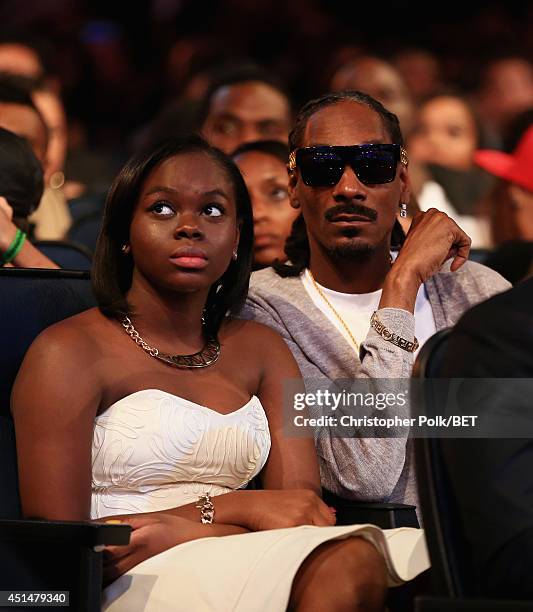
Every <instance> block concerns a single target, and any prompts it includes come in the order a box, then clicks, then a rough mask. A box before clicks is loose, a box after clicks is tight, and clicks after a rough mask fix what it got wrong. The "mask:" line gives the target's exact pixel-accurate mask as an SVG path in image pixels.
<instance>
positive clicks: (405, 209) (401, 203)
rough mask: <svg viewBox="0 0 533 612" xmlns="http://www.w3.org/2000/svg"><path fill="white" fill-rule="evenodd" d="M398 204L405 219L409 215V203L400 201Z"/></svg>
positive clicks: (401, 215)
mask: <svg viewBox="0 0 533 612" xmlns="http://www.w3.org/2000/svg"><path fill="white" fill-rule="evenodd" d="M398 206H399V207H400V217H401V218H402V219H405V218H406V217H407V204H406V203H405V202H400V203H399V204H398Z"/></svg>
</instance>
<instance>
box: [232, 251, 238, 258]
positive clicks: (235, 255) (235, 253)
mask: <svg viewBox="0 0 533 612" xmlns="http://www.w3.org/2000/svg"><path fill="white" fill-rule="evenodd" d="M231 257H232V259H233V261H237V257H238V255H237V249H235V250H234V251H233V253H232V255H231Z"/></svg>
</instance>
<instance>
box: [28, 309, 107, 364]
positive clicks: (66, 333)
mask: <svg viewBox="0 0 533 612" xmlns="http://www.w3.org/2000/svg"><path fill="white" fill-rule="evenodd" d="M111 327H112V323H111V321H110V320H109V319H108V318H107V317H105V316H104V315H103V314H102V313H101V312H100V311H99V309H98V308H91V309H89V310H85V311H83V312H81V313H79V314H76V315H74V316H72V317H68V318H66V319H63V320H61V321H58V322H57V323H54V324H53V325H50V326H49V327H47V328H46V329H44V330H43V331H42V332H41V333H40V334H39V335H38V336H37V337H36V338H35V340H34V341H33V343H32V345H31V346H30V349H29V351H30V352H39V353H41V352H43V351H45V352H46V353H51V352H56V351H58V352H59V351H60V352H63V353H64V355H65V357H67V356H68V357H69V358H73V359H76V361H79V360H81V361H83V360H85V359H90V358H91V357H92V355H93V353H94V351H95V350H96V349H97V347H98V344H99V339H100V338H102V336H103V335H105V333H106V331H107V330H109V329H110V328H111Z"/></svg>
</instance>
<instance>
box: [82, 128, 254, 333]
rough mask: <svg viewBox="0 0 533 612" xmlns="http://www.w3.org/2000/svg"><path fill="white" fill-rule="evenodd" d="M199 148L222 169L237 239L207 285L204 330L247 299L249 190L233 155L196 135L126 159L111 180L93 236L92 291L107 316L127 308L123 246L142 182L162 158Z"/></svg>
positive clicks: (214, 328)
mask: <svg viewBox="0 0 533 612" xmlns="http://www.w3.org/2000/svg"><path fill="white" fill-rule="evenodd" d="M198 152H199V153H204V154H205V155H207V156H208V157H210V158H211V159H213V160H214V161H215V162H217V163H218V164H219V166H220V167H221V168H222V169H223V170H224V172H225V173H226V175H227V176H228V178H229V180H230V182H231V184H232V187H233V192H234V196H235V205H236V209H237V221H238V222H240V224H241V228H240V239H239V246H238V250H237V259H236V260H232V261H231V263H230V265H229V266H228V268H227V270H226V271H225V272H224V274H223V275H222V276H221V278H220V279H219V281H218V282H216V283H214V284H213V285H212V287H211V289H210V291H209V294H208V297H207V301H206V305H205V311H204V319H205V325H206V332H207V333H208V335H210V336H215V335H216V334H217V332H218V329H219V327H220V324H221V323H222V321H223V319H224V317H225V316H226V314H227V313H228V312H229V313H231V314H235V313H237V312H238V311H239V310H240V308H241V307H242V305H243V304H244V301H245V299H246V294H247V292H248V283H249V279H250V270H251V264H252V246H253V220H252V205H251V203H250V196H249V195H248V191H247V189H246V185H245V184H244V180H243V178H242V176H241V174H240V172H239V170H238V168H237V166H236V165H235V164H234V163H233V161H232V160H231V159H230V158H229V157H228V156H227V155H225V154H224V153H222V152H221V151H219V150H218V149H215V148H213V147H211V146H210V145H208V144H207V143H206V142H205V140H203V139H202V138H200V137H199V136H188V137H185V138H176V139H171V140H168V141H166V142H163V143H160V144H159V145H157V146H156V147H154V148H151V149H148V150H146V151H144V152H141V153H139V154H138V155H136V156H134V157H133V158H132V159H130V160H129V161H128V162H127V163H126V165H125V166H124V168H123V169H122V170H121V171H120V173H119V175H118V176H117V178H116V179H115V181H114V182H113V185H112V186H111V189H110V191H109V194H108V196H107V201H106V206H105V210H104V217H103V221H102V228H101V230H100V235H99V236H98V242H97V244H96V251H95V256H94V262H93V270H92V283H93V291H94V294H95V296H96V300H97V302H98V306H99V308H100V310H101V311H102V313H103V314H105V315H106V316H108V317H117V318H121V317H123V316H124V315H126V314H129V313H130V312H131V307H130V305H129V304H128V302H127V299H126V293H127V292H128V290H129V289H130V287H131V282H132V274H133V260H132V257H131V255H125V254H124V253H123V252H122V247H123V245H124V244H127V243H128V242H129V233H130V225H131V220H132V217H133V212H134V209H135V206H136V204H137V201H138V199H139V196H140V193H141V189H142V185H143V183H144V182H145V180H146V179H147V177H148V175H149V174H150V172H152V170H153V169H154V168H155V167H156V166H157V165H158V164H160V163H161V162H163V161H165V160H167V159H170V158H172V157H175V156H177V155H183V154H186V153H198Z"/></svg>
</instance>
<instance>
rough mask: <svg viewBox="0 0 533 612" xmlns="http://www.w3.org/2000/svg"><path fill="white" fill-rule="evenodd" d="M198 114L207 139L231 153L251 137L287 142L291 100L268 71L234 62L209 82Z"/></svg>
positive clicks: (251, 139)
mask: <svg viewBox="0 0 533 612" xmlns="http://www.w3.org/2000/svg"><path fill="white" fill-rule="evenodd" d="M199 115H200V119H199V122H200V125H201V130H202V133H203V135H204V136H205V138H206V139H207V141H208V142H209V143H210V144H211V145H213V146H214V147H217V148H219V149H220V150H221V151H224V152H225V153H228V154H230V153H232V152H233V151H234V150H235V149H236V148H237V147H238V146H239V145H241V144H243V143H246V142H253V141H254V140H279V141H281V142H287V137H288V133H289V125H290V121H291V103H290V100H289V97H288V95H287V93H286V92H285V91H284V89H283V88H282V86H281V85H280V84H279V83H278V82H277V80H276V79H275V77H273V76H272V75H271V74H270V73H269V72H268V71H266V70H265V69H263V68H261V67H258V66H255V65H251V64H244V65H239V64H237V65H235V66H234V67H229V68H227V69H225V70H222V71H221V72H220V73H219V75H218V76H217V77H216V78H214V80H213V81H212V82H211V84H210V87H209V89H208V91H207V94H206V96H205V98H204V100H203V104H202V108H201V110H200V113H199Z"/></svg>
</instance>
